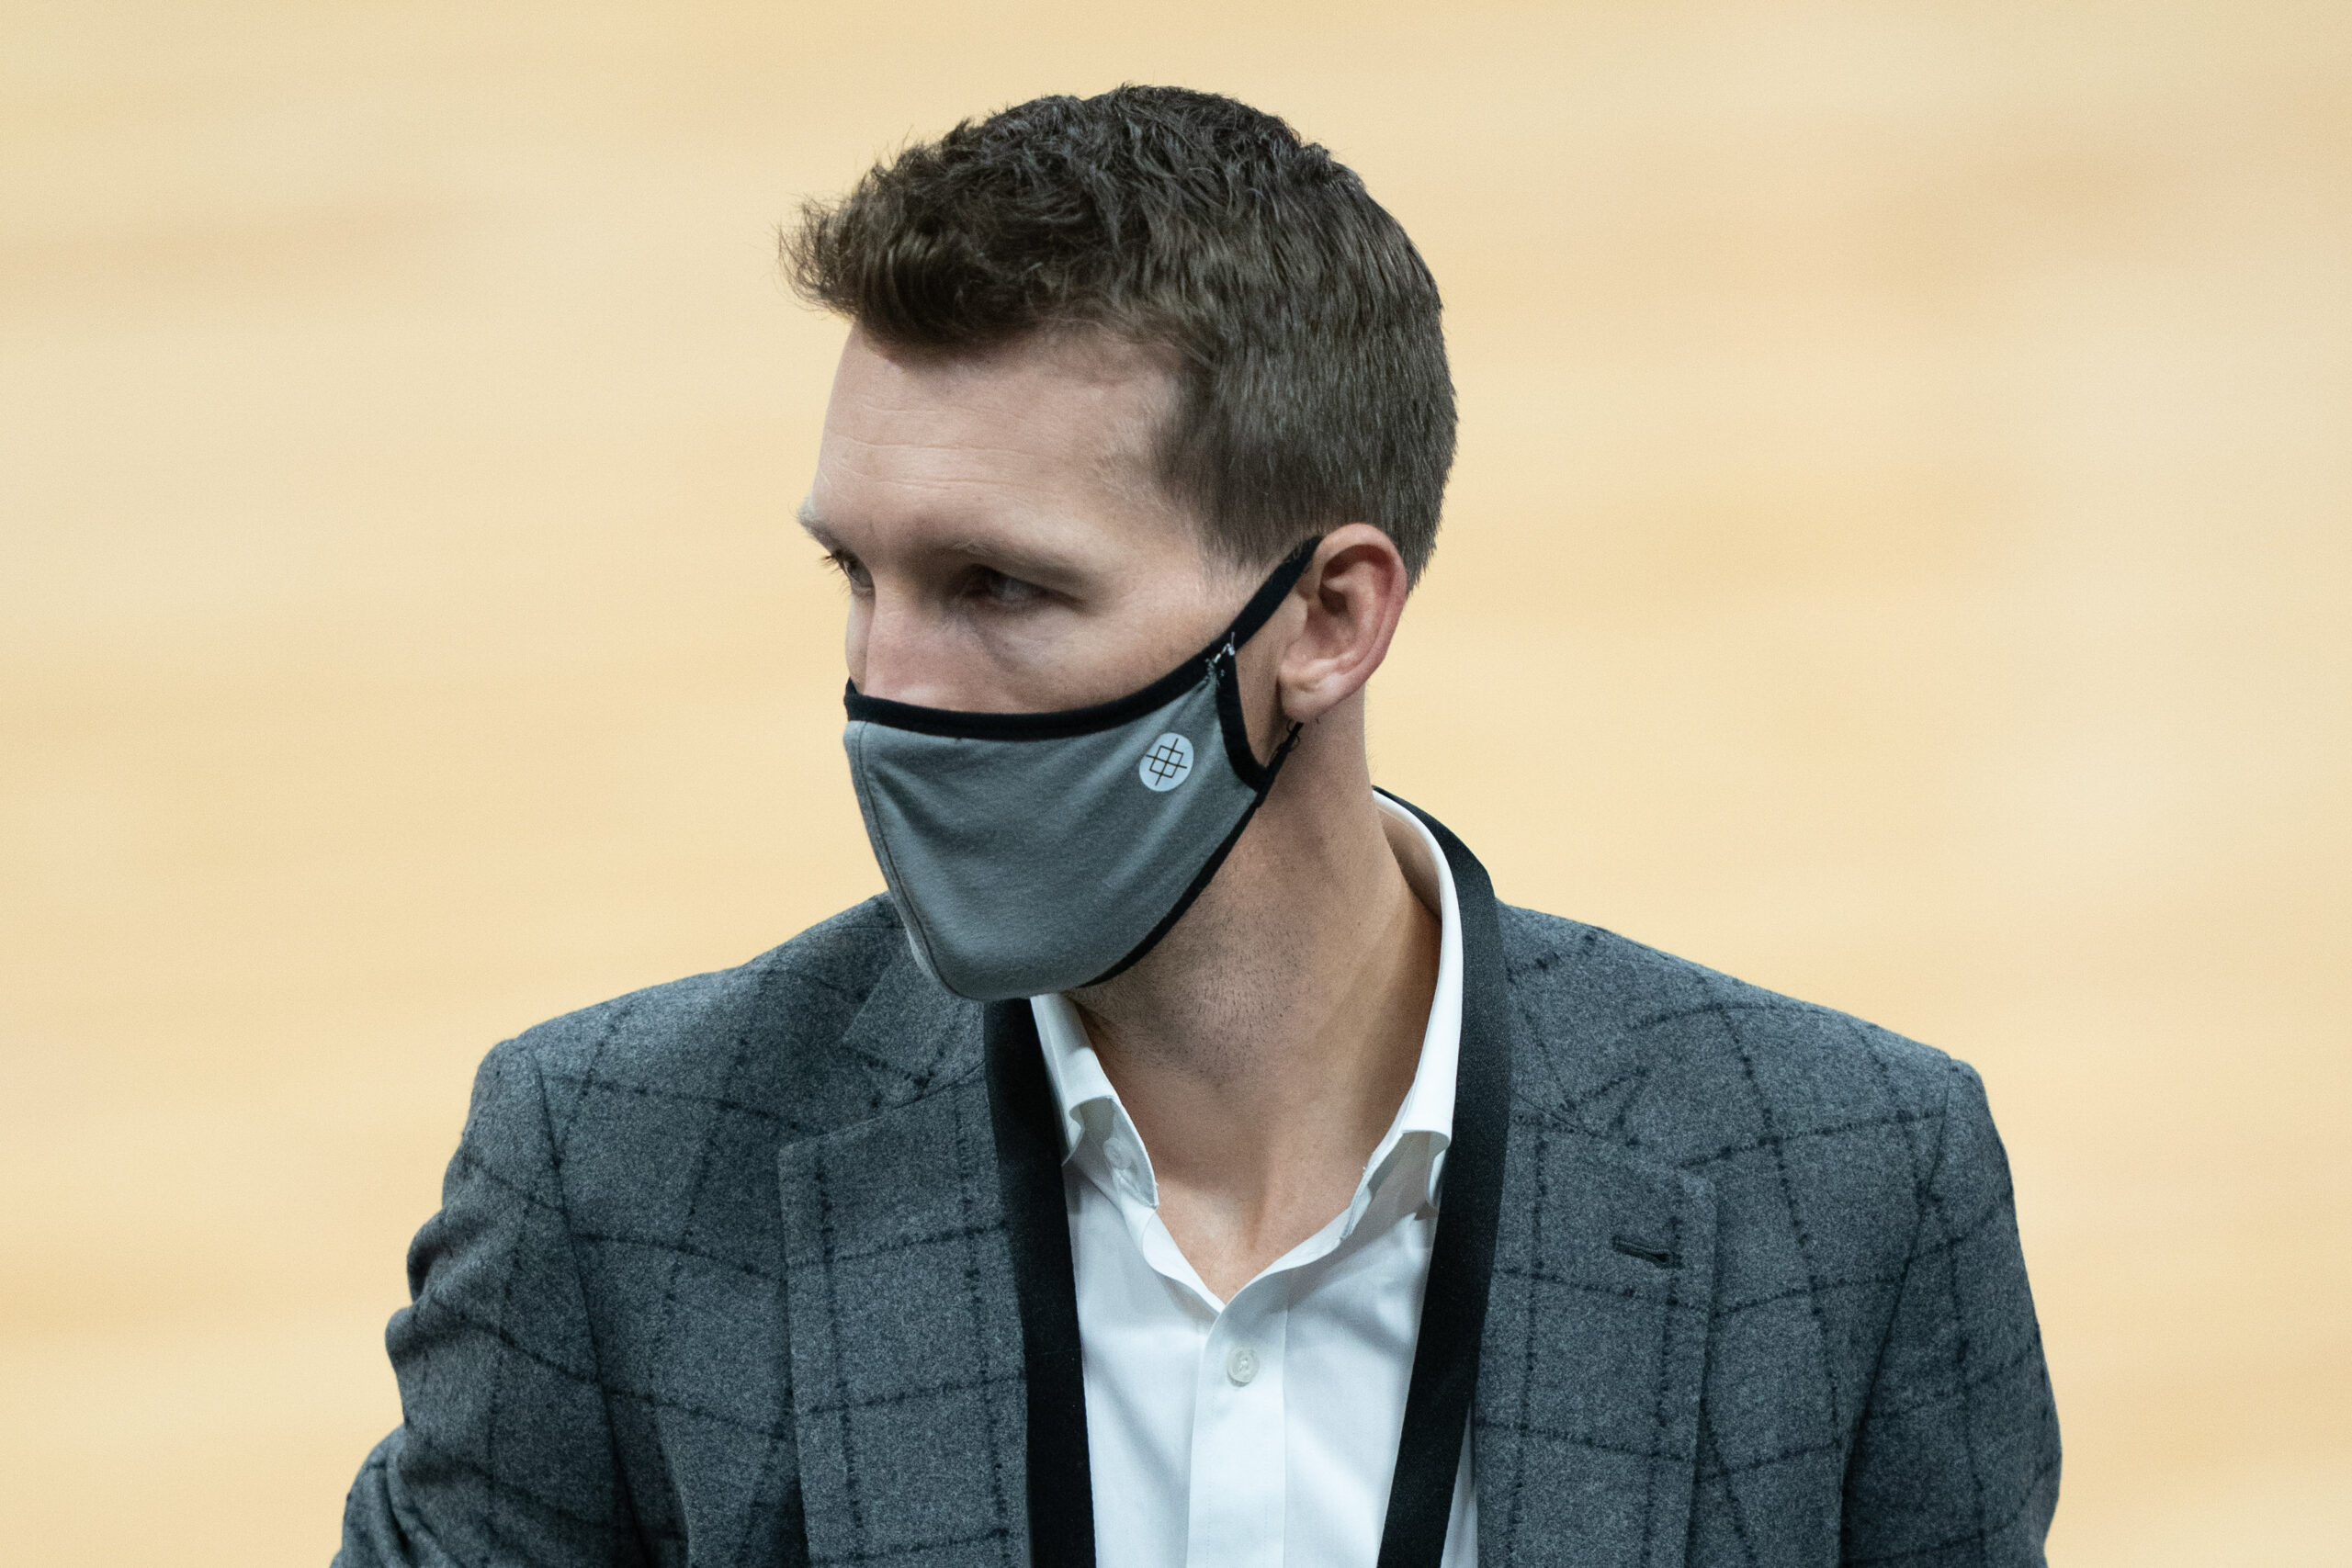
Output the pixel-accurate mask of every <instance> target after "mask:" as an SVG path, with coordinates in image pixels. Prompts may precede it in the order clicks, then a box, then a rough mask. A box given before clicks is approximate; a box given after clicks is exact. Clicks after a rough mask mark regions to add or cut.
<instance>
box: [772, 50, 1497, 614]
mask: <svg viewBox="0 0 2352 1568" xmlns="http://www.w3.org/2000/svg"><path fill="white" fill-rule="evenodd" d="M784 254H785V261H786V269H787V272H788V274H789V276H790V277H791V280H792V283H793V287H794V288H795V289H796V290H797V291H798V293H799V294H800V295H801V296H802V297H803V298H804V299H809V300H810V301H812V302H814V303H817V304H820V305H823V306H825V307H827V308H829V309H831V310H837V311H839V312H841V313H842V315H845V316H847V317H849V318H850V319H851V320H852V321H854V322H856V323H857V325H858V326H859V327H860V328H862V329H863V330H865V332H867V333H871V334H872V335H873V336H874V337H876V339H878V340H880V341H881V342H883V343H885V344H895V345H898V346H900V347H908V348H916V349H930V350H934V351H941V352H946V353H956V352H980V351H983V350H986V349H988V348H989V347H991V346H994V345H996V344H1002V343H1004V342H1007V341H1009V340H1012V339H1013V338H1016V337H1019V336H1022V335H1023V334H1026V333H1034V332H1037V331H1041V330H1051V329H1055V328H1061V327H1091V328H1100V329H1103V330H1106V331H1109V332H1111V333H1114V334H1116V335H1118V336H1120V337H1123V338H1125V339H1127V340H1129V341H1132V342H1135V343H1136V344H1143V345H1146V346H1149V347H1154V348H1159V349H1164V350H1166V351H1168V352H1169V353H1170V355H1171V358H1172V362H1173V367H1174V369H1175V371H1176V375H1177V378H1178V385H1179V389H1180V390H1179V400H1178V405H1177V409H1176V412H1175V413H1174V414H1173V416H1172V417H1171V418H1170V422H1169V426H1168V428H1167V429H1166V430H1165V431H1164V432H1162V433H1161V435H1160V439H1159V450H1158V453H1157V457H1156V462H1157V465H1158V468H1159V479H1160V480H1161V482H1162V483H1163V484H1164V485H1166V486H1167V487H1168V489H1169V491H1170V493H1171V494H1172V495H1174V496H1175V497H1176V498H1177V499H1179V500H1180V501H1182V502H1186V503H1187V504H1189V505H1191V506H1192V507H1193V509H1194V510H1195V511H1196V512H1198V513H1199V514H1200V516H1201V517H1202V519H1203V521H1204V525H1205V527H1206V529H1207V531H1208V535H1209V537H1210V540H1211V542H1212V543H1213V544H1214V545H1215V546H1216V547H1218V548H1220V549H1221V550H1222V551H1223V552H1224V553H1226V554H1227V555H1228V556H1230V557H1231V558H1234V559H1236V560H1238V561H1242V562H1261V563H1263V562H1272V561H1273V560H1274V559H1276V558H1279V557H1281V556H1282V555H1283V554H1284V553H1285V552H1286V551H1287V550H1289V549H1290V548H1291V547H1292V546H1294V545H1295V543H1296V542H1297V541H1298V540H1300V539H1302V538H1305V537H1306V536H1309V535H1312V534H1315V533H1317V532H1318V531H1320V530H1323V529H1326V528H1329V527H1332V526H1335V525H1339V524H1341V523H1347V522H1357V521H1361V522H1365V523H1370V524H1372V525H1374V526H1375V527H1377V528H1379V529H1381V530H1382V531H1383V532H1384V533H1385V534H1387V535H1388V536H1389V537H1390V538H1391V539H1393V540H1395V541H1396V544H1397V550H1398V552H1399V553H1400V554H1401V555H1403V557H1404V558H1405V562H1406V565H1407V567H1408V569H1409V570H1411V571H1412V573H1413V574H1414V575H1415V576H1416V577H1418V576H1419V574H1420V570H1421V568H1422V566H1423V565H1424V564H1425V563H1426V562H1427V561H1428V559H1429V557H1430V549H1431V548H1432V547H1433V546H1434V545H1435V543H1436V539H1437V525H1438V512H1439V507H1440V504H1441V502H1442V500H1443V497H1444V493H1445V479H1446V473H1447V470H1448V469H1449V468H1452V466H1453V424H1454V414H1453V381H1452V379H1451V378H1449V377H1448V375H1447V372H1446V363H1445V339H1444V335H1443V333H1442V331H1441V329H1440V325H1439V310H1440V306H1439V301H1438V292H1437V284H1436V282H1435V280H1434V279H1432V278H1431V277H1430V270H1429V267H1428V266H1427V265H1425V264H1424V263H1423V262H1422V260H1421V256H1420V253H1419V251H1417V250H1415V249H1414V248H1413V243H1412V241H1410V240H1409V239H1408V238H1406V235H1405V231H1404V230H1403V229H1402V228H1400V227H1399V226H1398V225H1397V220H1395V219H1394V218H1392V217H1390V216H1389V214H1388V212H1387V210H1386V209H1384V208H1383V207H1381V205H1380V204H1379V203H1378V202H1376V201H1374V200H1373V199H1372V197H1370V196H1369V195H1367V194H1366V193H1365V191H1364V188H1363V181H1362V180H1360V179H1358V178H1357V177H1356V175H1355V174H1354V173H1353V171H1351V170H1350V169H1349V168H1347V167H1346V166H1345V165H1344V164H1340V162H1339V161H1338V160H1336V159H1335V158H1333V157H1332V156H1331V154H1330V153H1329V152H1327V151H1326V150H1325V149H1323V148H1321V147H1319V146H1317V145H1315V144H1313V143H1311V142H1306V141H1301V140H1300V139H1299V137H1298V134H1297V133H1296V132H1295V131H1294V130H1291V128H1290V127H1289V126H1287V125H1285V124H1284V123H1283V121H1281V120H1279V119H1277V118H1274V117H1273V116H1272V115H1269V114H1263V113H1261V112H1260V111H1258V110H1256V109H1253V108H1251V107H1249V106H1248V105H1246V104H1241V103H1237V102H1235V101H1234V100H1233V99H1231V98H1227V97H1220V96H1216V95H1215V94H1211V93H1196V92H1190V91H1187V90H1185V89H1182V88H1178V87H1137V86H1126V87H1120V88H1117V89H1115V90H1114V91H1112V92H1108V93H1103V94H1102V95H1100V96H1095V97H1091V98H1072V97H1047V98H1036V99H1033V100H1031V101H1030V102H1028V103H1025V104H1021V105H1018V106H1016V107H1012V108H1008V109H1004V110H1001V111H1000V112H999V113H997V114H994V115H991V116H989V118H986V119H983V120H978V121H972V120H967V121H965V122H963V123H962V124H960V125H958V126H956V129H955V130H950V131H949V132H947V134H946V135H944V136H943V137H941V138H940V139H939V140H938V141H932V142H925V143H922V144H920V145H917V146H913V147H910V148H908V149H907V150H906V151H904V152H900V153H899V155H898V156H897V157H896V158H893V159H891V160H889V161H888V162H887V163H882V164H876V165H875V166H874V168H873V169H871V170H869V171H868V172H867V173H866V175H865V177H864V178H863V179H861V180H859V181H858V183H857V185H856V186H855V188H854V189H853V190H852V191H851V192H850V193H849V195H848V196H846V197H842V199H841V200H839V201H835V202H819V201H811V202H809V203H808V204H807V205H806V206H805V207H804V208H803V209H802V210H801V213H800V220H799V222H798V224H797V226H795V227H794V228H792V229H791V230H790V231H787V233H786V236H785V239H784Z"/></svg>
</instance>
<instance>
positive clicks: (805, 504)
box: [792, 495, 840, 550]
mask: <svg viewBox="0 0 2352 1568" xmlns="http://www.w3.org/2000/svg"><path fill="white" fill-rule="evenodd" d="M792 520H793V521H794V522H796V523H797V524H799V525H800V531H801V532H802V533H804V534H806V535H808V536H809V537H810V538H812V539H814V540H816V541H817V542H818V543H819V544H820V545H822V546H824V547H826V548H827V549H829V550H831V549H838V548H840V544H839V541H837V540H836V539H834V537H833V534H832V530H831V529H830V528H828V527H826V526H825V519H824V517H823V516H822V515H821V514H820V513H819V512H818V511H817V498H816V497H815V496H813V495H804V496H802V497H801V498H800V504H799V505H798V506H797V507H795V508H793V512H792Z"/></svg>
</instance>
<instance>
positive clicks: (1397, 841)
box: [1029, 794, 1462, 1230]
mask: <svg viewBox="0 0 2352 1568" xmlns="http://www.w3.org/2000/svg"><path fill="white" fill-rule="evenodd" d="M1373 799H1374V803H1375V804H1377V805H1378V806H1379V807H1380V810H1381V813H1382V821H1381V826H1382V828H1383V829H1384V830H1385V832H1386V833H1387V836H1388V847H1389V849H1390V851H1391V852H1393V853H1394V854H1395V855H1396V856H1397V866H1398V867H1399V869H1401V870H1402V871H1403V872H1404V874H1405V880H1406V882H1407V883H1408V885H1409V886H1411V887H1412V890H1413V894H1414V897H1418V898H1419V899H1420V900H1421V902H1422V903H1423V904H1424V905H1425V906H1427V907H1429V908H1431V909H1433V910H1434V911H1435V912H1436V914H1437V917H1438V960H1437V986H1436V988H1435V990H1434V992H1433V993H1432V994H1431V996H1430V1016H1429V1022H1428V1024H1427V1026H1426V1027H1425V1028H1424V1030H1423V1031H1422V1034H1421V1055H1420V1060H1419V1064H1418V1065H1417V1066H1415V1067H1414V1069H1413V1081H1412V1084H1411V1086H1410V1087H1409V1088H1408V1089H1406V1090H1405V1099H1404V1102H1403V1103H1402V1104H1400V1105H1398V1106H1397V1115H1396V1119H1395V1120H1394V1121H1392V1122H1390V1123H1389V1126H1388V1131H1387V1133H1386V1134H1384V1135H1383V1136H1382V1138H1381V1140H1380V1143H1379V1145H1378V1146H1376V1147H1375V1148H1374V1150H1373V1153H1372V1158H1371V1159H1369V1160H1367V1161H1366V1162H1365V1163H1364V1176H1363V1180H1362V1181H1361V1182H1359V1183H1358V1184H1357V1189H1356V1195H1355V1200H1354V1201H1353V1202H1352V1203H1351V1205H1350V1210H1349V1214H1348V1223H1347V1227H1346V1228H1348V1229H1350V1230H1352V1229H1353V1228H1354V1226H1355V1224H1356V1223H1357V1221H1358V1220H1360V1219H1361V1218H1362V1216H1363V1212H1364V1210H1365V1209H1366V1207H1367V1206H1368V1205H1369V1203H1370V1201H1372V1199H1373V1197H1374V1194H1375V1193H1376V1192H1378V1190H1380V1189H1381V1188H1383V1187H1384V1186H1385V1184H1386V1183H1387V1181H1388V1179H1389V1176H1390V1173H1391V1172H1392V1170H1393V1171H1397V1172H1399V1173H1401V1172H1403V1171H1404V1170H1406V1169H1408V1168H1410V1167H1412V1166H1413V1165H1416V1164H1418V1165H1419V1166H1420V1167H1421V1169H1422V1176H1421V1180H1420V1181H1419V1182H1417V1183H1415V1185H1414V1187H1413V1189H1412V1190H1411V1191H1410V1196H1411V1198H1412V1199H1413V1200H1414V1201H1412V1202H1410V1203H1408V1204H1407V1205H1405V1206H1406V1207H1407V1208H1408V1209H1409V1208H1414V1207H1419V1203H1420V1202H1423V1201H1426V1202H1429V1203H1432V1204H1434V1203H1435V1202H1436V1201H1437V1196H1438V1190H1439V1177H1440V1174H1441V1171H1442V1168H1443V1165H1444V1158H1445V1150H1446V1146H1447V1145H1449V1144H1451V1143H1452V1142H1453V1095H1454V1077H1455V1073H1456V1070H1457V1068H1458V1066H1459V1065H1460V1061H1461V1055H1462V908H1461V902H1460V900H1459V898H1458V897H1457V896H1456V894H1455V892H1454V886H1453V868H1452V867H1450V866H1448V865H1447V864H1446V863H1445V852H1444V851H1443V850H1442V849H1441V848H1440V847H1439V846H1438V841H1437V838H1436V835H1434V834H1432V833H1431V832H1430V830H1429V829H1428V828H1427V827H1426V826H1424V825H1423V824H1422V822H1421V819H1420V818H1418V817H1416V816H1414V815H1413V814H1412V813H1411V812H1410V811H1408V810H1407V809H1405V807H1402V806H1399V805H1397V803H1396V802H1395V801H1393V800H1391V799H1389V798H1388V797H1387V796H1386V795H1379V794H1375V795H1374V796H1373ZM1029 1006H1030V1010H1031V1013H1032V1015H1033V1016H1034V1017H1035V1019H1036V1022H1037V1039H1038V1042H1039V1043H1040V1044H1041V1045H1042V1046H1043V1047H1044V1055H1045V1058H1046V1078H1047V1079H1048V1081H1050V1082H1051V1084H1052V1085H1053V1090H1054V1101H1055V1103H1056V1105H1057V1106H1058V1107H1059V1108H1060V1110H1061V1128H1062V1146H1063V1151H1064V1157H1065V1158H1066V1159H1067V1160H1070V1161H1074V1162H1077V1163H1079V1164H1080V1166H1081V1167H1082V1168H1085V1169H1086V1170H1087V1172H1088V1174H1089V1175H1091V1176H1092V1177H1093V1178H1094V1179H1095V1180H1096V1181H1098V1182H1100V1183H1102V1184H1103V1185H1104V1186H1105V1188H1106V1189H1113V1190H1115V1189H1117V1188H1121V1187H1124V1188H1125V1190H1126V1191H1127V1193H1128V1195H1129V1196H1131V1197H1132V1198H1133V1199H1134V1200H1135V1201H1137V1202H1139V1203H1141V1204H1142V1205H1144V1206H1145V1207H1147V1208H1157V1207H1158V1206H1159V1184H1158V1182H1157V1181H1156V1180H1154V1179H1153V1177H1152V1172H1151V1158H1150V1155H1149V1153H1148V1151H1147V1150H1146V1149H1145V1148H1144V1146H1143V1139H1142V1137H1141V1135H1140V1134H1137V1133H1136V1128H1135V1123H1134V1122H1132V1121H1130V1120H1129V1119H1128V1116H1127V1109H1126V1107H1125V1105H1124V1104H1122V1103H1121V1102H1120V1100H1119V1091H1118V1090H1117V1089H1115V1088H1114V1087H1113V1086H1112V1083H1111V1078H1110V1075H1109V1074H1107V1073H1105V1072H1104V1071H1103V1061H1102V1058H1101V1057H1099V1056H1097V1055H1095V1053H1094V1046H1093V1043H1091V1041H1090V1040H1088V1039H1087V1035H1086V1024H1085V1021H1083V1020H1082V1019H1080V1017H1079V1012H1078V1009H1077V1008H1076V1007H1074V1006H1072V1005H1071V1003H1070V1000H1069V998H1067V997H1065V996H1062V995H1060V994H1058V993H1054V994H1049V995H1046V996H1042V997H1032V998H1030V1000H1029Z"/></svg>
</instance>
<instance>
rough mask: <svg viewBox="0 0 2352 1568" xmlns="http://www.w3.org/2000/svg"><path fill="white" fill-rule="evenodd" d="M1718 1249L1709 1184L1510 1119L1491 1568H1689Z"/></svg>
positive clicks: (1481, 1521)
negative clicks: (1573, 1566)
mask: <svg viewBox="0 0 2352 1568" xmlns="http://www.w3.org/2000/svg"><path fill="white" fill-rule="evenodd" d="M1530 1076H1532V1075H1530ZM1714 1237H1715V1208H1714V1194H1713V1189H1712V1188H1711V1187H1710V1185H1709V1184H1708V1183H1707V1182H1706V1181H1704V1180H1703V1179H1700V1178H1697V1177H1693V1176H1690V1175H1686V1174H1684V1173H1683V1172H1681V1171H1679V1170H1676V1169H1674V1168H1672V1167H1669V1166H1667V1165H1664V1164H1662V1163H1660V1162H1657V1161H1655V1160H1651V1159H1648V1158H1645V1157H1644V1156H1640V1155H1638V1154H1635V1153H1633V1152H1631V1151H1629V1150H1627V1149H1625V1148H1623V1146H1621V1145H1616V1144H1613V1143H1611V1141H1609V1140H1606V1139H1604V1138H1600V1137H1597V1136H1595V1135H1594V1134H1591V1133H1589V1132H1587V1131H1585V1130H1584V1129H1582V1128H1579V1127H1576V1126H1574V1125H1571V1124H1569V1123H1567V1122H1565V1121H1563V1120H1561V1119H1558V1118H1556V1117H1555V1115H1553V1114H1552V1113H1551V1112H1550V1111H1548V1110H1546V1109H1539V1108H1535V1107H1531V1106H1530V1105H1529V1104H1527V1103H1526V1102H1525V1101H1524V1100H1522V1101H1521V1103H1520V1104H1519V1105H1517V1106H1516V1107H1515V1108H1514V1111H1513V1113H1512V1119H1511V1127H1510V1145H1509V1150H1508V1153H1507V1156H1506V1159H1505V1171H1504V1179H1503V1204H1502V1224H1501V1226H1500V1231H1499V1234H1498V1236H1497V1239H1496V1250H1495V1273H1494V1282H1493V1284H1492V1286H1491V1288H1490V1291H1491V1293H1490V1301H1489V1305H1488V1308H1487V1335H1486V1344H1485V1347H1484V1354H1483V1356H1482V1358H1481V1366H1480V1375H1479V1380H1478V1415H1477V1422H1476V1473H1477V1481H1478V1497H1479V1508H1478V1545H1479V1552H1478V1555H1479V1560H1480V1562H1482V1563H1483V1564H1485V1565H1486V1568H1500V1565H1501V1564H1505V1563H1512V1562H1574V1563H1577V1564H1589V1565H1591V1568H1679V1565H1680V1564H1681V1563H1682V1562H1684V1560H1685V1557H1686V1551H1685V1548H1686V1544H1687V1540H1688V1536H1689V1529H1690V1515H1691V1485H1692V1479H1693V1473H1692V1472H1693V1465H1694V1461H1695V1460H1696V1456H1697V1452H1698V1432H1699V1394H1700V1385H1701V1382H1702V1374H1703V1372H1704V1371H1705V1365H1706V1348H1707V1324H1708V1308H1709V1303H1710V1301H1711V1299H1712V1296H1713V1279H1714Z"/></svg>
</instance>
